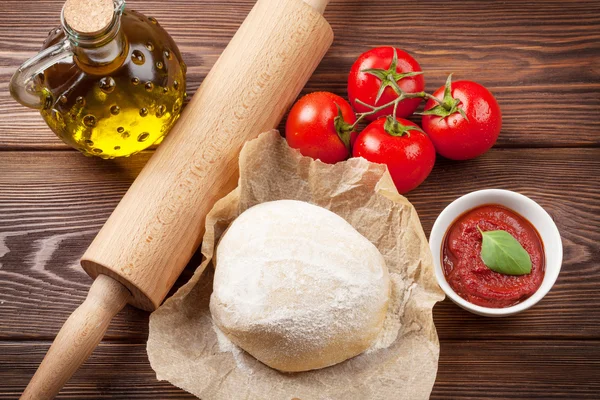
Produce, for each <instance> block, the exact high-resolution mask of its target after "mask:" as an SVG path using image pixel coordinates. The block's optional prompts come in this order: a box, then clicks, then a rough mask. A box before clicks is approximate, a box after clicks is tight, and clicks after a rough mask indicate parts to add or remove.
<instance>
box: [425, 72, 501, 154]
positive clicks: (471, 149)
mask: <svg viewBox="0 0 600 400" xmlns="http://www.w3.org/2000/svg"><path fill="white" fill-rule="evenodd" d="M433 96H435V97H437V98H438V99H440V100H442V101H443V103H444V105H439V104H438V103H437V102H436V101H435V100H433V99H430V100H428V101H427V103H426V104H425V111H424V112H423V114H424V115H423V120H422V126H423V129H424V130H425V132H427V134H428V135H429V137H430V138H431V141H432V142H433V145H434V146H435V149H436V150H437V152H438V153H439V154H440V155H441V156H444V157H446V158H450V159H452V160H468V159H471V158H475V157H478V156H480V155H482V154H483V153H485V152H486V151H488V150H489V149H490V148H491V147H492V146H493V145H494V143H496V140H497V139H498V135H499V134H500V128H501V127H502V113H501V112H500V106H499V105H498V102H497V101H496V99H495V98H494V96H493V95H492V94H491V93H490V92H489V90H487V89H486V88H485V87H483V86H481V85H480V84H478V83H475V82H472V81H456V82H451V76H450V77H448V81H447V82H446V86H442V87H441V88H439V89H438V90H436V91H435V93H433ZM459 101H460V102H459ZM425 114H431V115H425ZM463 114H464V115H463ZM465 116H466V118H465Z"/></svg>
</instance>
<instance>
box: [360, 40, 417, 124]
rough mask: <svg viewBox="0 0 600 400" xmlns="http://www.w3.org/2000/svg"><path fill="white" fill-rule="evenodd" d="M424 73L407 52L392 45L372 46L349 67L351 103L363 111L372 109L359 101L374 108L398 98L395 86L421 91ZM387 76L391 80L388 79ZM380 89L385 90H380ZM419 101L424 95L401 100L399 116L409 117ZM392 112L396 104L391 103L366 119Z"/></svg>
mask: <svg viewBox="0 0 600 400" xmlns="http://www.w3.org/2000/svg"><path fill="white" fill-rule="evenodd" d="M394 50H395V51H396V54H394ZM421 73H422V72H421V66H420V65H419V63H418V62H417V61H416V60H415V59H414V58H412V57H411V56H410V54H408V53H407V52H405V51H402V50H400V49H394V48H393V47H376V48H374V49H371V50H369V51H367V52H366V53H363V54H362V55H361V56H360V57H358V59H357V60H356V61H355V62H354V64H353V65H352V69H351V70H350V75H349V76H348V98H349V99H350V104H352V107H354V109H355V110H356V112H357V113H363V112H367V111H371V109H370V108H369V107H366V106H365V105H362V104H360V103H357V100H360V101H362V102H364V103H366V104H369V105H371V106H374V107H378V106H382V105H385V104H387V103H389V102H390V101H393V100H394V99H396V98H397V97H398V92H397V91H396V90H395V89H394V87H395V86H398V87H399V88H400V89H401V90H402V91H403V92H406V93H416V92H422V91H423V90H425V78H423V75H421ZM388 76H391V77H392V79H388V78H387V77H388ZM381 90H383V91H382V92H380V91H381ZM378 96H379V99H377V97H378ZM419 104H421V98H414V99H406V100H402V101H401V102H400V103H398V107H397V109H396V116H397V117H408V116H409V115H411V114H412V113H414V112H415V110H416V109H417V107H419ZM393 112H394V110H393V107H392V106H390V107H387V108H385V109H383V110H381V111H379V112H377V113H376V114H373V115H370V116H367V117H365V118H366V119H367V120H369V121H374V120H376V119H377V118H379V117H382V116H386V115H390V114H392V113H393Z"/></svg>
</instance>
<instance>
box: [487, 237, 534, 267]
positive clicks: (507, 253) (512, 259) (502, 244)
mask: <svg viewBox="0 0 600 400" xmlns="http://www.w3.org/2000/svg"><path fill="white" fill-rule="evenodd" d="M478 228H479V227H478ZM479 231H480V232H481V236H482V237H483V242H482V243H481V259H482V260H483V263H484V264H485V265H486V266H487V267H488V268H489V269H491V270H492V271H496V272H499V273H501V274H506V275H525V274H529V273H530V272H531V257H530V256H529V253H527V250H525V249H524V248H523V246H521V243H519V241H518V240H517V239H515V238H514V236H512V235H511V234H510V233H508V232H506V231H488V232H483V231H482V230H481V229H479Z"/></svg>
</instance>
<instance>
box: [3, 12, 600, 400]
mask: <svg viewBox="0 0 600 400" xmlns="http://www.w3.org/2000/svg"><path fill="white" fill-rule="evenodd" d="M254 1H255V0H232V1H216V0H204V1H193V0H177V1H175V0H173V1H169V2H164V1H160V0H149V1H141V0H128V6H129V7H131V8H134V9H137V10H138V11H141V12H143V13H145V14H147V15H149V16H154V17H156V18H157V19H158V20H159V22H160V23H161V24H162V25H163V26H164V27H166V28H167V30H168V31H169V32H170V33H171V34H172V35H173V37H174V39H175V40H176V42H177V43H178V45H179V46H180V49H181V51H182V53H183V57H184V59H185V61H186V63H187V64H188V67H189V69H188V91H189V92H190V93H192V92H194V91H195V90H196V89H197V87H198V86H199V84H200V83H201V82H202V81H203V79H204V78H205V77H206V75H207V73H208V71H209V70H210V68H211V67H212V66H213V64H214V63H215V62H216V60H217V58H218V57H219V55H220V54H221V52H222V51H223V49H224V48H225V46H226V45H227V43H228V42H229V40H230V39H231V37H232V36H233V34H234V32H235V31H236V30H237V28H238V27H239V25H240V24H241V23H242V21H243V19H244V18H245V16H246V15H247V13H248V11H249V10H250V8H251V7H252V5H253V4H254ZM63 3H64V0H40V1H23V0H6V1H2V2H0V400H1V399H15V398H17V397H18V395H19V394H20V393H21V392H22V390H23V389H24V388H25V385H26V384H27V382H28V381H29V379H30V378H31V376H32V375H33V373H34V371H35V369H36V368H37V366H38V364H39V362H40V361H41V360H42V358H43V356H44V354H45V352H46V351H47V349H48V347H49V345H50V343H51V341H52V340H53V339H54V337H55V335H56V333H57V332H58V330H59V328H60V326H61V325H62V324H63V322H64V321H65V319H66V318H67V317H68V315H69V314H70V313H71V312H72V311H73V310H74V309H75V308H76V307H77V306H78V305H79V304H81V302H82V301H83V300H84V298H85V296H86V293H87V290H88V289H89V287H90V284H91V279H90V278H89V277H88V276H87V275H86V274H85V273H84V272H83V271H82V270H81V267H80V266H79V264H78V260H79V258H80V257H81V255H82V254H83V252H84V251H85V249H86V248H87V246H88V245H89V243H90V242H91V240H92V239H93V238H94V236H95V234H96V233H97V232H98V230H99V229H100V227H101V226H102V224H103V223H104V221H105V220H106V219H107V218H108V216H109V214H110V213H111V212H112V210H113V209H114V207H115V206H116V204H117V203H118V201H119V200H120V198H121V197H122V196H123V194H124V193H125V191H126V190H127V188H128V187H129V185H130V184H131V182H132V181H133V179H134V178H135V176H137V174H138V173H139V171H140V170H141V168H142V166H143V165H144V164H145V163H146V161H147V160H148V158H149V157H150V155H151V152H145V153H142V154H139V155H137V156H134V157H131V158H129V159H121V160H113V161H108V162H107V161H103V160H99V159H93V158H85V157H83V156H81V155H79V154H77V153H76V152H74V151H71V150H70V149H69V148H68V147H67V146H65V145H64V144H63V143H62V142H61V141H60V140H59V139H57V138H56V137H55V136H54V134H53V133H52V132H51V131H50V130H49V129H48V128H47V127H46V125H45V124H44V122H43V121H42V119H41V117H40V116H39V115H38V114H37V112H35V111H31V110H28V109H25V108H23V107H22V106H20V105H18V104H17V103H16V102H15V101H13V100H12V99H11V98H10V96H9V94H8V90H7V89H8V81H9V79H10V76H11V74H12V72H13V71H14V70H15V69H16V68H17V66H18V65H20V64H21V63H22V62H23V61H24V60H25V59H27V58H28V57H31V56H33V55H34V54H35V53H36V52H37V50H38V49H39V47H40V46H41V43H42V41H43V40H44V39H45V37H46V34H47V32H48V31H49V30H50V29H51V28H53V27H55V26H57V25H58V21H59V15H60V9H61V7H62V4H63ZM325 17H326V18H327V20H328V21H329V22H330V23H331V25H332V27H333V29H334V32H335V35H336V37H335V40H334V44H333V46H332V48H331V49H330V51H329V52H328V53H327V55H326V57H325V59H324V60H323V62H322V63H321V64H320V66H319V67H318V69H317V70H316V72H315V73H314V74H313V76H312V78H311V79H310V81H309V82H308V84H307V85H306V87H305V88H304V90H303V93H307V92H312V91H317V90H328V91H332V92H334V93H337V94H340V95H342V96H345V95H346V78H347V72H348V70H349V68H350V66H351V64H352V62H353V61H354V59H355V58H356V57H357V56H358V55H359V54H360V53H362V52H364V51H366V50H368V49H369V48H370V47H373V46H381V45H395V46H397V47H400V48H403V49H405V50H407V51H409V52H410V53H411V54H413V55H414V56H415V57H416V58H417V59H418V61H419V62H420V63H421V65H422V67H423V69H424V70H425V72H426V81H427V90H428V91H433V90H435V89H436V88H437V87H438V86H440V85H442V84H443V82H444V80H445V78H446V75H447V74H448V73H450V72H454V73H455V79H472V80H475V81H478V82H480V83H482V84H484V85H486V86H487V87H488V88H490V89H491V90H492V92H493V93H494V94H495V96H496V97H497V98H498V101H499V103H500V105H501V108H502V111H503V129H502V133H501V135H500V138H499V141H498V143H497V145H496V148H495V149H494V150H492V151H491V152H490V153H488V154H486V155H485V156H483V157H482V158H480V159H477V160H473V161H468V162H451V161H448V160H438V162H437V163H436V167H435V168H434V171H433V173H432V175H431V176H430V178H429V179H428V180H427V181H426V182H425V183H424V184H423V185H422V186H421V187H420V188H419V189H418V190H416V191H414V192H413V193H410V194H409V195H408V198H409V199H410V200H411V202H413V204H414V205H415V207H416V208H417V211H418V212H419V215H420V217H421V221H422V223H423V227H424V229H425V231H426V233H429V230H430V229H431V226H432V224H433V221H434V220H435V218H436V217H437V215H438V214H439V213H440V211H441V210H442V209H443V208H444V207H445V206H446V205H447V204H448V203H450V202H451V201H452V200H454V199H455V198H456V197H458V196H460V195H462V194H465V193H468V192H470V191H472V190H476V189H481V188H490V187H497V188H505V189H511V190H516V191H520V192H522V193H524V194H526V195H528V196H530V197H531V198H533V199H534V200H536V201H538V202H539V203H540V204H541V205H542V206H543V207H544V208H545V209H546V210H548V211H549V213H550V214H551V215H552V217H553V218H554V219H555V221H556V222H557V225H558V227H559V230H560V232H561V235H562V239H563V245H564V251H565V253H564V257H565V258H564V263H563V267H562V271H561V274H560V276H559V278H558V281H557V283H556V285H555V286H554V288H553V289H552V291H551V292H550V293H549V294H548V295H547V296H546V297H545V298H544V299H543V300H542V301H541V302H540V303H539V304H538V305H536V306H535V307H534V308H532V309H530V310H528V311H527V312H525V313H523V314H520V315H517V316H514V317H509V318H504V319H491V318H484V317H478V316H475V315H472V314H470V313H468V312H466V311H464V310H462V309H460V308H458V307H457V306H455V305H454V304H453V303H451V302H450V301H449V300H445V301H444V302H442V303H440V304H438V305H436V307H435V308H434V320H435V323H436V326H437V329H438V333H439V336H440V343H441V355H440V363H439V371H438V377H437V381H436V385H435V387H434V390H433V393H432V399H440V400H441V399H444V400H446V399H472V400H473V399H478V400H479V399H500V398H502V399H504V398H510V399H533V398H539V399H597V398H598V393H600V322H599V321H600V290H598V287H599V285H600V263H598V261H597V260H598V259H600V119H599V118H598V117H597V116H598V109H600V2H599V1H596V0H587V1H576V0H522V1H517V0H512V1H500V0H492V1H485V2H481V1H474V0H456V1H442V0H422V1H385V0H369V1H368V2H365V1H362V0H336V1H332V2H331V3H330V4H329V7H328V8H327V11H326V13H325ZM200 195H201V194H200ZM199 262H200V260H199V256H198V254H196V255H195V258H193V259H192V261H191V262H190V264H189V265H188V268H186V269H185V270H184V272H183V275H182V276H181V277H180V279H179V281H178V283H177V284H176V287H177V286H179V285H181V284H182V283H183V282H185V281H187V280H188V279H189V277H190V276H191V273H192V272H193V269H194V268H195V266H196V265H198V264H199ZM147 332H148V315H147V313H145V312H143V311H140V310H138V309H134V308H132V307H126V308H125V310H124V311H122V312H121V313H120V314H119V315H118V316H117V318H115V320H114V321H113V323H112V324H111V326H110V327H109V330H108V332H107V335H106V337H105V341H104V342H103V343H102V344H101V345H100V347H99V348H98V350H97V351H96V352H95V353H94V354H93V355H92V357H91V358H90V360H89V362H88V363H87V364H84V367H83V368H82V369H81V370H79V371H78V372H77V373H76V375H75V377H74V378H73V380H72V381H71V382H70V383H69V384H68V385H67V387H66V388H65V390H64V391H63V392H62V393H61V394H60V396H59V397H58V398H59V399H60V398H63V399H123V400H124V399H144V400H146V399H150V398H156V399H191V398H193V397H192V396H190V395H189V394H187V393H185V392H183V391H182V390H179V389H177V388H175V387H174V386H171V385H170V384H168V383H165V382H159V381H157V380H156V376H155V374H154V372H153V371H152V369H151V368H150V366H149V365H148V360H147V356H146V352H145V341H146V339H147Z"/></svg>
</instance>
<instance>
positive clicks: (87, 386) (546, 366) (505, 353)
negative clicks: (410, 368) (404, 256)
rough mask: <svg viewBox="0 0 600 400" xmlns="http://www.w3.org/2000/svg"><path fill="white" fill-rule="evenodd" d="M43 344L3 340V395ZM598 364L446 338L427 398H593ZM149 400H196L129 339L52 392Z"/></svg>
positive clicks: (540, 346) (553, 347)
mask: <svg viewBox="0 0 600 400" xmlns="http://www.w3.org/2000/svg"><path fill="white" fill-rule="evenodd" d="M48 346H49V343H47V342H29V343H14V342H0V380H1V381H2V382H3V383H2V391H0V400H5V399H6V400H9V399H10V400H13V399H15V398H16V397H17V396H18V394H19V393H20V391H21V390H23V388H24V386H25V385H26V384H27V380H28V376H30V375H31V374H33V371H34V370H35V368H36V367H37V364H38V363H39V362H40V361H41V359H42V357H43V356H44V353H45V352H46V350H47V348H48ZM599 368H600V342H598V341H595V340H593V341H571V340H569V341H563V340H555V341H543V340H527V341H524V342H517V343H515V342H513V341H504V340H491V341H488V342H480V341H476V342H468V341H446V342H442V344H441V353H440V363H439V372H438V376H437V380H436V383H435V386H434V389H433V393H432V395H431V399H434V400H447V399H478V400H486V399H523V400H525V399H527V400H529V399H561V400H562V399H569V400H575V399H596V398H597V395H598V393H599V392H600V374H598V369H599ZM149 398H156V399H161V400H167V399H195V397H194V396H192V395H190V394H188V393H186V392H184V391H183V390H180V389H177V388H176V387H174V386H171V385H170V384H168V383H165V382H160V381H157V380H156V379H155V375H154V371H152V369H151V368H150V365H149V363H148V358H147V356H146V346H145V345H144V344H127V343H102V344H100V346H98V348H97V349H96V351H95V352H94V353H93V354H92V356H91V357H90V359H89V360H88V362H87V363H86V364H84V366H83V367H82V368H81V369H80V370H79V371H77V372H76V373H75V375H74V376H73V379H72V380H71V381H70V382H69V383H67V385H66V386H65V388H64V390H63V391H62V392H61V393H60V395H59V396H58V397H57V399H115V400H117V399H119V400H130V399H149ZM336 400H337V399H336ZM349 400H350V399H349Z"/></svg>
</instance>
